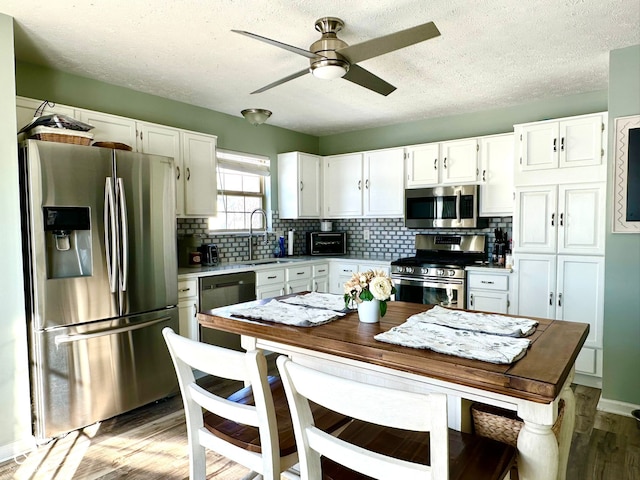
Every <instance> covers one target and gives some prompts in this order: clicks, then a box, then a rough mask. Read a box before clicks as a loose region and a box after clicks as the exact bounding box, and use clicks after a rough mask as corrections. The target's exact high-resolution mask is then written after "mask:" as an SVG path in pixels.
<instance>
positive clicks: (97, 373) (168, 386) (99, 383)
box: [32, 307, 179, 441]
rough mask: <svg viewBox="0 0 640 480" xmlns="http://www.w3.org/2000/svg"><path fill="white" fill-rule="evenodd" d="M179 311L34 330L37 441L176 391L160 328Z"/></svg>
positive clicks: (175, 321) (174, 323) (175, 318)
mask: <svg viewBox="0 0 640 480" xmlns="http://www.w3.org/2000/svg"><path fill="white" fill-rule="evenodd" d="M178 324H179V322H178V309H177V307H174V308H169V309H164V310H160V311H157V312H152V313H148V314H145V315H138V316H131V317H124V318H119V319H116V320H106V321H102V322H94V323H91V324H89V325H76V326H72V327H64V328H57V329H52V330H48V331H39V332H32V334H33V347H34V351H33V355H34V356H35V357H36V358H37V361H36V362H35V363H34V362H32V379H33V386H34V392H33V393H34V395H33V397H34V424H35V435H36V438H37V439H38V440H39V441H42V440H45V439H47V438H51V437H55V436H59V435H61V434H63V433H66V432H68V431H71V430H75V429H77V428H81V427H84V426H86V425H90V424H92V423H95V422H97V421H100V420H104V419H106V418H110V417H113V416H114V415H118V414H120V413H123V412H126V411H128V410H132V409H134V408H137V407H139V406H141V405H145V404H147V403H150V402H152V401H155V400H157V399H159V398H163V397H166V396H168V395H170V394H173V393H177V391H178V386H177V381H176V376H175V373H174V370H173V366H172V363H171V358H170V357H169V353H168V350H167V347H166V345H165V343H164V339H163V337H162V329H163V328H164V327H171V328H173V329H174V330H176V331H177V329H178Z"/></svg>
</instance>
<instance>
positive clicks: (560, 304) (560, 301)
mask: <svg viewBox="0 0 640 480" xmlns="http://www.w3.org/2000/svg"><path fill="white" fill-rule="evenodd" d="M558 306H559V307H561V306H562V294H561V293H559V294H558Z"/></svg>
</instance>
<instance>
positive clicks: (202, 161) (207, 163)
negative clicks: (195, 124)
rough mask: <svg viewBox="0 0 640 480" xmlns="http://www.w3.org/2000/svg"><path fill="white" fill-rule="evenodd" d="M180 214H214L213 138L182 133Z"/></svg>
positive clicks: (204, 215)
mask: <svg viewBox="0 0 640 480" xmlns="http://www.w3.org/2000/svg"><path fill="white" fill-rule="evenodd" d="M182 156H183V160H184V172H183V173H182V175H184V177H183V178H184V189H185V190H184V192H185V203H184V214H185V215H192V216H199V217H208V216H214V215H216V212H217V199H218V189H217V182H216V137H214V136H212V135H204V134H200V133H195V132H182Z"/></svg>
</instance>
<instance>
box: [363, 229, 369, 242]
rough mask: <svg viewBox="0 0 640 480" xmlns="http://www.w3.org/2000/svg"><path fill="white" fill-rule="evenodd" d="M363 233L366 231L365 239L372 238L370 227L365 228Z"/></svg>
mask: <svg viewBox="0 0 640 480" xmlns="http://www.w3.org/2000/svg"><path fill="white" fill-rule="evenodd" d="M363 233H364V239H365V240H371V232H370V231H369V229H368V228H365V230H364V232H363Z"/></svg>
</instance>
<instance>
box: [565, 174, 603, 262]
mask: <svg viewBox="0 0 640 480" xmlns="http://www.w3.org/2000/svg"><path fill="white" fill-rule="evenodd" d="M605 196H606V185H605V184H604V183H588V184H575V185H560V186H559V188H558V253H577V254H583V255H604V234H605V226H604V222H605V203H606V197H605Z"/></svg>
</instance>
